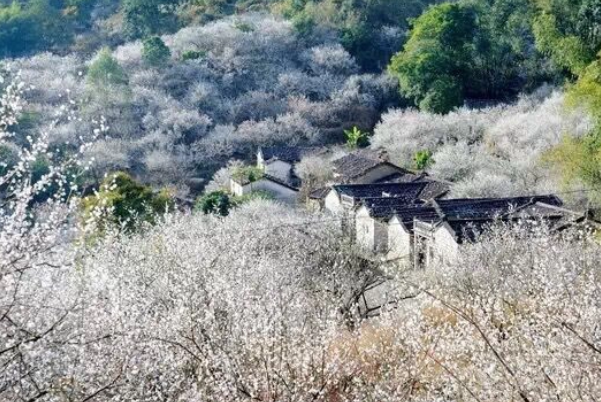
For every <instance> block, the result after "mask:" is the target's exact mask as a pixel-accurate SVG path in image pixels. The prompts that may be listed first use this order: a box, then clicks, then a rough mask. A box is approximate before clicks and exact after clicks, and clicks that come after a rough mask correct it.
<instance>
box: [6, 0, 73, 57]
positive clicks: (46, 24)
mask: <svg viewBox="0 0 601 402" xmlns="http://www.w3.org/2000/svg"><path fill="white" fill-rule="evenodd" d="M72 36H73V29H72V26H71V24H70V21H69V20H68V19H66V18H65V17H64V16H63V15H62V14H61V10H60V9H59V8H56V7H54V6H53V5H52V4H51V3H50V1H49V0H30V1H27V2H17V1H14V2H13V3H12V4H10V5H7V6H2V5H0V55H1V56H11V57H12V56H20V55H25V54H30V53H33V52H35V51H38V50H49V49H51V48H54V47H58V46H61V45H64V44H66V43H69V42H70V41H71V39H72Z"/></svg>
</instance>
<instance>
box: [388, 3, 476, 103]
mask: <svg viewBox="0 0 601 402" xmlns="http://www.w3.org/2000/svg"><path fill="white" fill-rule="evenodd" d="M475 33H476V14H475V10H474V9H473V8H472V7H469V6H464V5H461V4H450V3H444V4H440V5H437V6H433V7H430V8H429V9H428V10H427V11H426V12H425V13H424V14H422V15H421V16H420V17H419V18H418V19H416V20H415V21H414V22H413V26H412V29H411V36H410V38H409V40H408V41H407V43H406V44H405V47H404V49H403V51H402V52H400V53H398V54H397V55H395V56H394V57H393V59H392V61H391V64H390V66H389V71H390V72H391V73H392V74H394V75H396V76H397V77H398V78H399V83H400V87H401V92H402V94H403V95H404V96H407V97H409V98H412V99H413V100H414V101H415V104H416V105H420V106H421V107H422V108H423V109H424V110H427V111H431V112H435V113H446V112H448V111H450V110H452V109H453V108H454V107H457V106H460V105H461V103H462V100H463V95H464V82H465V81H466V80H467V79H468V78H469V73H470V70H469V64H468V60H470V58H471V55H472V40H473V38H474V35H475Z"/></svg>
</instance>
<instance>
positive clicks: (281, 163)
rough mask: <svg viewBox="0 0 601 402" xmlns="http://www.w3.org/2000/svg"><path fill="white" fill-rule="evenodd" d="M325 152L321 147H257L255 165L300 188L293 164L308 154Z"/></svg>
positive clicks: (266, 172)
mask: <svg viewBox="0 0 601 402" xmlns="http://www.w3.org/2000/svg"><path fill="white" fill-rule="evenodd" d="M323 152H326V151H325V150H324V148H321V147H299V146H280V147H259V149H258V150H257V167H258V168H260V169H261V170H262V171H263V172H265V174H266V175H269V176H272V177H276V178H278V179H280V180H282V181H284V182H286V183H288V184H290V185H291V186H293V187H295V188H300V185H301V183H300V179H299V178H298V176H297V175H296V171H295V165H296V164H297V163H298V162H300V161H301V159H302V158H304V157H305V156H308V155H314V154H318V153H323Z"/></svg>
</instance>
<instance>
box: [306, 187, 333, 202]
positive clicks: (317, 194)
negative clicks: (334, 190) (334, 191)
mask: <svg viewBox="0 0 601 402" xmlns="http://www.w3.org/2000/svg"><path fill="white" fill-rule="evenodd" d="M330 190H331V187H322V188H318V189H317V190H313V191H312V192H311V194H309V198H311V199H313V200H322V199H324V198H326V196H327V195H328V193H329V192H330Z"/></svg>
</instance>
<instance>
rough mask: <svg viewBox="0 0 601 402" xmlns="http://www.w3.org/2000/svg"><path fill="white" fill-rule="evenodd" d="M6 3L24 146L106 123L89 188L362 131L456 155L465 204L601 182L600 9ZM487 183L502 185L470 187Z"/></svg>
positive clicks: (403, 148)
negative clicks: (48, 133)
mask: <svg viewBox="0 0 601 402" xmlns="http://www.w3.org/2000/svg"><path fill="white" fill-rule="evenodd" d="M0 4H1V8H0V54H1V55H2V57H3V58H4V59H5V60H6V64H7V65H9V66H10V68H11V70H12V71H13V72H14V71H17V70H20V71H21V78H22V79H23V80H24V81H25V82H26V83H27V84H29V85H31V86H32V87H33V89H31V90H30V91H27V93H26V94H25V96H26V98H27V100H28V103H29V104H28V107H27V110H26V113H24V115H23V116H22V117H21V119H22V121H21V124H19V126H18V129H17V137H16V139H17V141H19V138H21V139H23V138H26V137H27V135H29V136H35V135H36V134H35V133H36V132H37V130H38V129H39V128H40V127H42V128H43V127H44V126H45V125H47V124H49V121H50V117H51V116H52V114H53V110H54V109H55V108H56V107H58V105H60V104H61V102H63V100H64V99H65V97H64V96H65V95H66V94H67V93H68V97H69V98H70V99H71V100H72V101H73V102H75V103H76V104H78V105H80V110H79V112H80V113H81V114H82V115H83V117H85V118H83V119H82V121H68V122H58V127H59V129H58V131H57V133H56V134H55V135H53V136H52V138H50V142H51V145H56V146H59V147H60V148H61V149H62V150H64V151H65V152H69V149H70V145H69V144H72V143H73V141H72V140H73V138H77V136H78V135H79V134H78V133H79V132H81V131H82V130H83V129H85V125H86V123H85V122H86V121H89V120H93V119H97V118H99V117H100V116H104V117H105V118H106V119H107V122H108V123H109V126H110V130H109V133H108V135H107V136H106V138H102V139H101V141H99V142H98V144H96V145H95V148H94V149H92V150H91V151H90V153H89V157H90V158H91V157H94V158H95V160H96V162H97V163H96V166H97V168H96V169H97V170H96V171H95V172H94V174H93V175H91V177H90V178H89V180H91V181H92V182H97V178H98V177H101V176H102V175H103V174H104V173H105V172H107V171H111V170H127V171H129V172H131V173H133V174H134V175H135V176H136V177H138V178H140V179H142V180H143V181H145V182H147V183H151V184H156V185H165V184H173V185H176V186H179V184H185V183H187V180H188V179H189V178H193V177H196V178H202V179H204V180H208V179H209V178H210V177H211V175H212V174H213V173H214V172H215V171H216V170H217V169H218V168H219V167H221V166H223V165H224V164H226V163H227V162H228V161H229V160H231V159H236V158H237V159H246V158H249V156H250V154H251V152H252V150H253V149H256V146H258V145H268V144H283V143H286V144H288V143H299V144H313V145H328V146H332V145H336V144H342V143H343V142H344V130H346V129H351V128H353V127H358V128H359V129H361V130H363V131H364V132H367V133H369V134H370V136H371V143H372V146H380V147H385V148H387V149H388V150H389V151H392V153H395V155H394V158H396V162H397V163H399V164H401V165H403V166H407V167H414V168H415V166H414V157H415V155H416V153H418V152H419V153H420V155H430V156H432V157H431V158H429V159H428V161H426V162H427V163H420V166H419V168H421V169H429V170H431V171H433V172H441V171H443V169H442V168H441V167H442V166H444V163H446V161H447V160H448V158H449V155H454V156H453V158H454V157H461V158H464V159H465V161H464V162H465V163H464V164H465V165H467V166H471V168H470V169H467V170H465V169H459V170H458V171H457V172H456V173H457V174H453V175H451V174H446V175H445V176H451V177H448V178H449V179H450V180H453V181H456V182H458V183H460V184H461V185H460V186H459V188H462V187H461V186H464V187H465V188H466V190H465V191H462V192H461V193H462V194H469V195H490V194H497V193H499V192H501V190H500V189H506V191H510V192H516V193H519V192H521V191H522V189H525V188H537V186H540V188H541V189H545V190H547V189H550V190H557V189H558V188H559V187H560V186H561V185H563V184H565V183H570V184H571V185H573V186H582V185H583V184H584V185H591V186H593V187H594V186H596V185H597V184H598V183H601V175H599V174H598V170H599V169H598V168H597V167H598V158H597V156H596V155H597V153H598V152H599V146H598V144H599V143H600V142H601V141H599V140H598V138H597V137H598V136H599V135H601V134H599V133H600V130H599V119H600V116H601V112H600V109H601V105H600V102H599V99H600V98H601V96H600V94H601V89H600V87H601V83H600V82H599V81H600V79H599V76H600V74H601V72H600V68H601V67H600V66H599V59H598V56H597V54H598V52H599V50H601V4H600V3H599V1H598V0H460V1H455V2H440V1H434V0H312V1H310V0H255V1H253V0H246V1H236V0H191V1H167V0H121V1H116V0H20V1H19V0H15V1H12V2H11V1H10V0H1V1H0ZM541 87H542V88H543V89H542V90H540V89H539V88H541ZM566 88H567V89H568V90H567V96H565V94H564V92H565V89H566ZM59 95H60V96H59ZM61 96H62V97H61ZM412 107H413V108H417V109H419V110H420V111H421V113H434V114H438V115H439V116H436V117H433V116H430V115H429V114H419V113H417V112H415V111H413V110H407V108H412ZM471 108H475V110H472V109H471ZM549 110H552V112H548V111H549ZM414 113H417V114H415V115H413V114H414ZM541 114H542V118H541V117H536V118H537V119H538V120H537V121H536V127H533V124H534V122H533V121H532V120H531V119H532V118H533V116H541ZM424 122H427V124H425V123H424ZM378 123H379V124H378ZM400 123H402V126H401V125H399V124H400ZM53 124H54V123H53ZM427 125H430V126H432V125H434V126H436V127H437V129H436V130H437V131H436V134H435V135H433V134H432V132H433V131H432V130H433V128H432V127H427ZM494 127H498V128H494ZM429 133H430V134H429ZM521 133H524V134H523V135H522V134H521ZM518 137H519V138H518ZM508 138H517V139H516V140H515V141H510V143H511V147H507V146H505V145H503V144H505V143H506V142H507V141H508ZM412 144H413V145H412ZM11 149H12V148H11V144H4V145H2V149H1V151H2V155H3V158H4V159H6V160H7V164H10V161H11V160H12V159H15V158H14V157H11V155H12V154H11V152H13V151H11ZM527 150H529V151H531V152H532V153H531V157H529V158H526V160H527V162H528V164H526V163H525V161H524V154H525V152H526V151H527ZM483 156H484V160H482V157H483ZM451 159H452V158H451ZM39 165H40V170H41V171H43V170H44V166H45V163H44V161H40V162H39ZM549 166H551V167H553V168H554V169H550V168H549ZM556 168H558V169H556ZM444 172H449V170H448V169H444ZM541 172H543V173H544V174H543V173H541ZM493 173H494V174H493ZM499 175H501V176H499ZM483 177H485V178H486V179H487V180H488V181H489V182H490V180H492V181H493V182H494V184H491V185H488V186H484V188H477V189H473V188H470V186H469V183H483V180H482V178H483ZM564 179H567V180H564ZM485 181H486V180H485ZM485 181H484V182H485ZM562 183H563V184H562ZM491 188H492V190H491ZM507 189H508V190H507Z"/></svg>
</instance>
